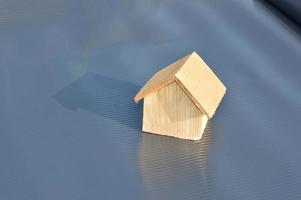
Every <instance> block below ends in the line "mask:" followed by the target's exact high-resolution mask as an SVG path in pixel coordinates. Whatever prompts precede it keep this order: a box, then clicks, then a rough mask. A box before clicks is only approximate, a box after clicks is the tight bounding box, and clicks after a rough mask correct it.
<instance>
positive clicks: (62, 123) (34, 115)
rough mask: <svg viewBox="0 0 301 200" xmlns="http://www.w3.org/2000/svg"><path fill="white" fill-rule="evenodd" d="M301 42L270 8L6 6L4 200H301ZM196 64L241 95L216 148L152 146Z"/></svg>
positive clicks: (175, 143) (10, 2)
mask: <svg viewBox="0 0 301 200" xmlns="http://www.w3.org/2000/svg"><path fill="white" fill-rule="evenodd" d="M299 33H300V28H299V27H297V26H296V25H294V24H292V23H290V22H289V21H288V20H286V19H285V18H284V17H282V16H281V15H280V14H279V13H277V12H276V11H275V10H274V9H272V8H271V7H269V6H267V5H266V4H264V3H262V2H261V1H257V0H254V1H253V0H245V1H241V0H228V1H224V0H195V1H194V0H191V1H181V0H178V1H175V0H173V1H172V0H166V1H159V0H127V1H121V0H120V1H117V0H111V1H96V0H85V1H79V0H72V1H71V0H27V1H21V0H0V199H3V200H20V199H28V200H48V199H49V200H53V199H57V200H60V199H62V200H69V199H70V200H77V199H78V200H79V199H90V200H92V199H95V200H96V199H97V200H99V199H109V200H110V199H181V200H182V199H229V200H233V199H239V200H253V199H273V200H278V199H279V200H283V199H300V198H301V190H300V187H301V159H300V152H301V146H300V141H301V134H300V122H301V90H300V87H301V66H300V63H301V36H300V34H299ZM192 51H196V52H198V53H199V54H200V55H201V56H202V57H203V59H204V60H205V61H206V62H207V63H208V64H209V65H210V66H211V68H212V69H213V70H214V71H215V72H216V74H217V75H218V76H219V77H220V79H221V80H222V81H223V82H224V84H225V85H226V86H227V89H228V90H227V94H226V96H225V98H224V100H223V102H222V103H221V105H220V107H219V109H218V110H217V113H216V115H215V117H214V119H213V120H212V121H211V122H210V124H209V126H208V127H207V129H206V133H205V135H204V137H203V139H202V140H201V141H199V142H191V141H183V140H178V139H173V138H169V137H163V136H156V135H151V134H147V133H141V131H140V129H141V117H142V112H141V111H142V109H141V108H142V103H140V104H138V105H136V104H134V101H133V97H134V95H135V94H136V92H137V91H138V89H139V88H140V87H141V86H142V85H143V84H144V82H145V81H146V80H147V79H148V78H149V77H150V76H151V75H152V74H153V73H154V72H156V71H157V70H159V69H160V68H162V67H164V66H165V65H167V64H169V63H171V62H173V61H175V60H176V59H178V58H180V57H182V56H184V55H186V54H188V53H190V52H192Z"/></svg>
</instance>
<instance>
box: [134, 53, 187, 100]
mask: <svg viewBox="0 0 301 200" xmlns="http://www.w3.org/2000/svg"><path fill="white" fill-rule="evenodd" d="M189 56H190V55H187V56H185V57H183V58H181V59H180V60H177V61H176V62H174V63H172V64H170V65H168V66H167V67H165V68H163V69H161V70H160V71H158V72H157V73H156V74H154V75H153V76H152V78H151V79H150V80H149V81H147V83H146V84H145V85H144V86H143V87H142V88H141V90H140V91H139V92H138V94H137V95H136V96H135V102H138V101H139V100H140V99H142V98H144V97H145V96H146V95H148V94H149V93H152V92H154V91H157V90H159V89H161V88H162V87H164V86H165V85H168V84H170V83H171V82H173V81H175V74H176V73H177V71H178V70H179V69H180V68H181V67H182V66H183V64H184V63H185V61H186V60H187V59H188V58H189Z"/></svg>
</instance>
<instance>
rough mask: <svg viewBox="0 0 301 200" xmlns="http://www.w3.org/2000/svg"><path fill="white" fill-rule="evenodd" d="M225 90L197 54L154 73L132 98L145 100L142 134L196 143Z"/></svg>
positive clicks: (136, 100)
mask: <svg viewBox="0 0 301 200" xmlns="http://www.w3.org/2000/svg"><path fill="white" fill-rule="evenodd" d="M225 92H226V87H225V86H224V85H223V83H222V82H221V81H220V80H219V79H218V78H217V76H216V75H215V74H214V73H213V71H211V69H210V68H209V67H208V66H207V64H206V63H205V62H204V61H203V60H202V58H201V57H200V56H199V55H198V54H197V53H195V52H194V53H192V54H190V55H187V56H185V57H184V58H181V59H180V60H178V61H176V62H175V63H172V64H170V65H168V66H167V67H165V68H163V69H162V70H160V71H159V72H157V73H156V74H155V75H154V76H153V77H152V78H151V79H150V80H149V81H148V82H147V83H146V84H145V85H144V86H143V88H142V89H141V90H140V91H139V92H138V94H137V95H136V96H135V102H136V103H137V102H138V101H139V100H141V99H143V98H144V104H143V126H142V130H143V131H144V132H150V133H155V134H160V135H167V136H173V137H178V138H182V139H189V140H198V139H200V138H201V137H202V134H203V132H204V129H205V127H206V124H207V121H208V119H210V118H212V116H213V115H214V113H215V110H216V109H217V107H218V105H219V103H220V102H221V100H222V98H223V96H224V94H225Z"/></svg>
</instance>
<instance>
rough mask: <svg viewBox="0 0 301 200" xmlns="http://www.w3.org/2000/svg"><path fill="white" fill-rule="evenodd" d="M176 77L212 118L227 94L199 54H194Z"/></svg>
mask: <svg viewBox="0 0 301 200" xmlns="http://www.w3.org/2000/svg"><path fill="white" fill-rule="evenodd" d="M175 76H176V79H177V81H178V82H179V83H180V84H181V85H182V86H183V87H184V88H185V89H186V91H187V92H189V94H190V95H191V97H192V98H193V99H194V102H195V103H196V104H197V105H198V107H199V108H200V109H201V110H202V111H204V112H205V113H206V114H207V115H208V117H209V118H211V117H212V116H213V115H214V113H215V110H216V109H217V107H218V105H219V103H220V102H221V100H222V98H223V96H224V94H225V92H226V87H225V86H224V85H223V83H222V82H221V81H220V80H219V79H218V77H217V76H216V75H215V74H214V72H213V71H212V70H211V69H210V68H209V67H208V65H207V64H206V63H205V62H204V61H203V60H202V58H201V57H200V56H199V55H198V54H196V53H192V54H191V55H190V57H189V58H188V59H187V61H186V62H185V64H184V65H183V66H182V67H181V69H180V70H178V71H177V73H176V74H175Z"/></svg>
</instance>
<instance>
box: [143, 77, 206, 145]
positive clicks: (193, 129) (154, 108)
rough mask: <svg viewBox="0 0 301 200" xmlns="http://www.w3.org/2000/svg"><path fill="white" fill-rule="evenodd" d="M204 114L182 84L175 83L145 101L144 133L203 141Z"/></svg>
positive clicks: (154, 93) (149, 96) (147, 97)
mask: <svg viewBox="0 0 301 200" xmlns="http://www.w3.org/2000/svg"><path fill="white" fill-rule="evenodd" d="M207 120H208V118H207V116H206V115H205V114H203V113H202V112H201V111H200V110H199V109H198V108H197V107H196V106H195V104H194V103H193V102H192V101H191V99H190V98H189V97H188V96H187V95H186V93H185V92H184V91H183V90H182V88H181V87H180V86H179V85H178V83H176V82H173V83H171V84H169V85H167V86H165V87H164V88H162V89H160V90H159V91H157V92H153V93H151V94H149V95H148V96H146V97H145V98H144V105H143V131H145V132H150V133H155V134H161V135H168V136H173V137H178V138H182V139H190V140H197V139H200V138H201V136H202V134H203V132H204V129H205V127H206V124H207Z"/></svg>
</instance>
